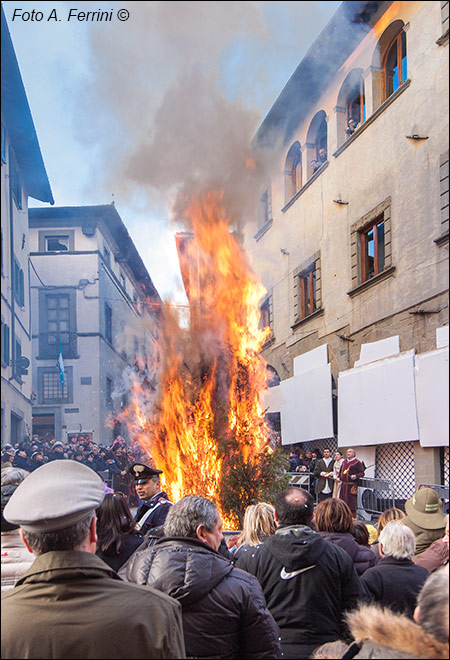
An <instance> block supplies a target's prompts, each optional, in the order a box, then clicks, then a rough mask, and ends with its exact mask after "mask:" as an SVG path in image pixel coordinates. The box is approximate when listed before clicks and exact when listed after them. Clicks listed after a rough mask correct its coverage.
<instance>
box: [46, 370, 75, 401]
mask: <svg viewBox="0 0 450 660" xmlns="http://www.w3.org/2000/svg"><path fill="white" fill-rule="evenodd" d="M72 371H73V370H72V367H67V366H65V368H64V385H61V381H60V379H59V370H58V368H57V367H38V400H39V403H40V404H49V403H53V404H58V403H72V402H73V388H72V377H73V373H72Z"/></svg>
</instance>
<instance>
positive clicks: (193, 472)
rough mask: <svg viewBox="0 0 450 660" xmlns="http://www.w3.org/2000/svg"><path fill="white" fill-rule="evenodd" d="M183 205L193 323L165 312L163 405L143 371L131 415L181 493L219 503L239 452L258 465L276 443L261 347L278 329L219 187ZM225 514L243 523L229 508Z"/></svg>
mask: <svg viewBox="0 0 450 660" xmlns="http://www.w3.org/2000/svg"><path fill="white" fill-rule="evenodd" d="M183 208H184V211H183V212H184V220H185V226H186V227H188V228H189V233H184V234H178V235H177V248H178V254H179V259H180V265H181V271H182V275H183V280H184V284H185V288H186V292H187V296H188V300H189V306H190V321H189V327H188V328H184V329H183V328H182V327H180V325H179V323H178V320H177V318H176V317H175V315H174V314H173V312H172V311H170V308H169V307H168V308H167V309H165V310H164V314H165V320H164V327H163V330H162V336H163V337H162V345H161V356H162V357H161V365H160V371H159V375H158V383H157V387H156V392H155V397H154V401H155V405H154V407H153V410H152V411H151V412H150V414H149V410H148V406H147V407H146V408H145V406H144V404H143V402H147V403H148V400H149V398H148V396H147V395H148V392H146V391H145V390H146V388H147V389H148V388H149V383H148V382H147V383H145V382H144V383H142V382H138V379H136V380H135V382H134V385H133V391H132V402H131V404H130V406H129V407H128V408H127V411H126V414H125V417H122V421H125V422H126V423H127V425H128V430H129V432H130V436H131V437H132V438H133V439H135V440H137V441H138V442H139V443H140V444H141V446H143V447H144V448H145V449H146V451H147V452H148V455H149V459H151V460H152V461H153V463H154V465H155V466H157V467H158V468H159V469H162V470H163V471H164V480H165V489H166V490H167V492H168V493H169V495H170V497H171V498H172V501H177V500H178V499H180V498H181V497H182V496H184V495H187V494H190V493H196V494H199V495H203V496H205V497H208V498H211V499H213V500H214V501H216V503H217V504H218V505H219V507H220V497H219V492H220V489H221V483H222V479H223V476H224V472H225V471H226V470H227V466H228V469H229V464H230V459H232V457H233V456H236V454H237V453H238V454H240V456H241V459H242V460H243V463H244V464H245V465H251V464H252V463H253V462H256V461H258V460H261V455H262V454H263V453H265V452H268V451H270V446H269V436H268V428H267V426H266V423H265V419H264V410H263V408H262V406H261V403H260V395H261V393H262V391H263V390H264V389H265V388H266V386H267V370H266V363H265V362H264V360H263V358H262V357H261V356H260V350H261V347H262V345H263V344H264V342H265V341H266V339H267V336H268V332H269V329H268V328H265V329H261V327H260V307H259V305H260V301H261V298H262V296H263V295H264V288H263V287H262V285H261V284H260V283H259V282H258V281H257V279H256V277H255V276H254V274H253V273H252V272H251V269H250V267H249V264H248V262H247V259H246V256H245V254H244V251H243V249H242V246H241V244H240V242H239V240H238V238H237V237H236V236H235V235H234V234H233V233H231V231H230V221H229V219H228V218H227V216H226V212H225V208H224V205H223V202H222V195H221V194H220V193H216V192H214V193H213V192H211V193H207V194H203V195H201V196H199V197H198V198H195V199H185V200H184V204H183ZM222 515H223V516H224V518H225V522H228V523H229V524H233V523H234V524H236V522H237V520H236V518H235V517H233V516H231V517H230V515H229V512H226V511H223V510H222ZM233 518H234V519H233Z"/></svg>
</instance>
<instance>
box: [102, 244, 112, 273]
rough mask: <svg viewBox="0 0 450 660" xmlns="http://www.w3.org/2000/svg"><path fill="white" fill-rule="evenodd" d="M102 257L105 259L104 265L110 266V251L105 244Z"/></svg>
mask: <svg viewBox="0 0 450 660" xmlns="http://www.w3.org/2000/svg"><path fill="white" fill-rule="evenodd" d="M103 259H104V260H105V263H106V265H107V266H109V267H110V268H111V252H110V251H109V250H108V248H107V247H106V245H104V246H103Z"/></svg>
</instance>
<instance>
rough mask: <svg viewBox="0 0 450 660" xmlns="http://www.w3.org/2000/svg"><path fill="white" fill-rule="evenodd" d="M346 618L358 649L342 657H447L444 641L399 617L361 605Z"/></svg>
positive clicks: (412, 622) (400, 615) (387, 611)
mask: <svg viewBox="0 0 450 660" xmlns="http://www.w3.org/2000/svg"><path fill="white" fill-rule="evenodd" d="M347 619H348V625H349V628H350V631H351V634H352V636H353V638H354V639H355V642H357V643H359V644H360V649H359V650H358V648H357V647H355V648H354V652H353V653H351V652H350V654H349V653H346V654H345V656H344V657H346V658H383V659H386V658H425V659H427V658H442V659H444V658H445V659H447V658H448V651H449V648H448V642H447V643H446V644H444V643H443V642H440V641H439V640H438V639H436V637H434V636H433V635H430V634H429V633H428V632H427V631H426V630H424V629H423V628H422V627H421V626H419V625H418V624H417V623H414V621H411V619H408V617H406V616H405V615H403V614H396V613H394V612H392V610H389V609H387V608H384V609H381V608H380V607H377V606H375V605H364V606H362V607H361V608H360V609H359V610H357V611H354V612H351V613H350V614H349V615H348V617H347ZM349 650H350V649H349Z"/></svg>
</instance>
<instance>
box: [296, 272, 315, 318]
mask: <svg viewBox="0 0 450 660" xmlns="http://www.w3.org/2000/svg"><path fill="white" fill-rule="evenodd" d="M298 279H299V293H300V304H299V318H300V319H305V318H306V317H307V316H310V315H311V314H313V313H314V312H315V311H316V264H315V263H314V264H312V266H310V267H309V268H308V269H307V270H305V271H303V272H302V273H300V274H299V275H298Z"/></svg>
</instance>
